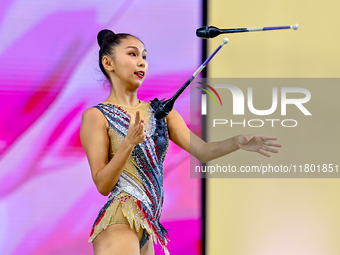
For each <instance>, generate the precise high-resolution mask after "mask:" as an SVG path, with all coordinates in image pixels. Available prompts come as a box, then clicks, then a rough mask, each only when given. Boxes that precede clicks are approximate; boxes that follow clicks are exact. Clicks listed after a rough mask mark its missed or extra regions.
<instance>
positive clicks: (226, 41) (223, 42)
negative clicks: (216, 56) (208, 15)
mask: <svg viewBox="0 0 340 255" xmlns="http://www.w3.org/2000/svg"><path fill="white" fill-rule="evenodd" d="M228 42H229V39H228V38H227V37H226V38H223V40H222V45H224V44H227V43H228Z"/></svg>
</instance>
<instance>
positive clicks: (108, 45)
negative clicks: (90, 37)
mask: <svg viewBox="0 0 340 255" xmlns="http://www.w3.org/2000/svg"><path fill="white" fill-rule="evenodd" d="M129 36H132V37H135V38H137V37H136V36H134V35H130V34H126V33H120V34H115V33H114V32H112V31H111V30H109V29H103V30H101V31H100V32H99V33H98V35H97V42H98V45H99V47H100V50H99V67H100V70H102V72H103V74H104V75H105V77H106V78H107V79H108V80H110V77H109V75H108V74H107V73H106V71H105V68H104V66H103V63H102V59H103V57H104V56H107V55H111V54H112V52H113V50H114V48H115V47H116V46H117V45H119V44H120V43H121V41H122V39H126V38H127V37H129ZM137 39H138V38H137ZM138 40H139V39H138ZM141 42H142V41H141ZM142 43H143V42H142Z"/></svg>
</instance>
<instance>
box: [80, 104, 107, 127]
mask: <svg viewBox="0 0 340 255" xmlns="http://www.w3.org/2000/svg"><path fill="white" fill-rule="evenodd" d="M84 124H85V125H88V124H90V125H103V124H104V125H105V126H106V127H107V128H108V123H107V120H106V118H105V116H104V114H103V113H102V112H101V111H100V110H99V109H97V108H95V107H90V108H88V109H86V110H85V111H84V112H83V114H82V125H84Z"/></svg>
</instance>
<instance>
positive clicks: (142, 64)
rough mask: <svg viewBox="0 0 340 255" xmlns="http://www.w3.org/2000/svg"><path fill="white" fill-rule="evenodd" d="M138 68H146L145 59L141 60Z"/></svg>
mask: <svg viewBox="0 0 340 255" xmlns="http://www.w3.org/2000/svg"><path fill="white" fill-rule="evenodd" d="M138 66H139V67H145V60H144V59H143V58H140V59H139V62H138Z"/></svg>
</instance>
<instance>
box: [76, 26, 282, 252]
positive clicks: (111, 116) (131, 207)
mask: <svg viewBox="0 0 340 255" xmlns="http://www.w3.org/2000/svg"><path fill="white" fill-rule="evenodd" d="M97 39H98V44H99V46H100V51H99V66H100V68H101V70H102V72H103V73H104V75H105V76H106V77H107V79H108V80H109V81H110V83H111V92H110V95H109V97H108V98H107V99H106V100H105V101H104V102H102V103H100V104H98V105H96V106H94V107H91V108H89V109H87V110H86V111H85V112H84V113H83V116H82V125H81V130H80V137H81V141H82V144H83V147H84V149H85V152H86V155H87V158H88V161H89V165H90V168H91V173H92V178H93V181H94V183H95V184H96V187H97V189H98V191H99V192H100V193H101V194H102V195H103V196H107V195H109V194H110V193H111V194H110V196H109V197H108V200H107V202H106V204H105V205H104V206H103V207H102V209H101V211H100V212H99V215H98V217H97V219H96V220H95V222H94V224H93V228H92V232H91V235H90V240H89V241H90V242H93V247H94V253H95V255H106V254H110V255H114V254H119V255H122V254H126V255H130V254H131V255H136V254H143V255H149V254H150V255H151V254H154V247H153V241H155V242H156V241H157V240H158V242H159V243H160V244H161V245H162V247H163V248H164V251H165V253H166V254H169V252H168V250H167V248H166V245H167V241H168V234H167V231H166V229H165V228H164V227H163V226H162V224H161V223H160V222H159V219H160V216H161V211H162V205H163V198H164V191H163V161H164V157H165V154H166V152H167V150H168V145H169V139H170V140H171V141H172V142H174V143H175V144H177V145H178V146H180V147H181V148H183V149H184V150H186V151H187V152H189V153H190V154H191V155H193V156H194V157H196V158H197V159H198V160H200V161H201V162H208V161H210V160H212V159H215V158H218V157H222V156H224V155H227V154H228V153H231V152H233V151H236V150H238V149H243V150H247V151H253V152H257V153H260V154H262V155H264V156H267V157H269V156H270V154H269V153H268V152H273V153H277V150H275V149H273V148H271V147H272V146H273V147H280V146H281V145H280V144H277V143H274V142H272V140H276V137H268V136H259V135H238V136H235V137H231V138H229V139H227V140H223V141H220V142H210V143H206V142H204V141H202V140H201V139H200V138H199V137H197V136H195V135H193V134H191V133H190V130H189V129H188V127H187V126H186V124H185V122H184V121H183V119H182V117H181V116H180V114H179V113H178V112H177V111H176V110H172V111H171V113H170V114H169V115H168V116H167V117H166V118H165V119H163V120H157V119H155V117H154V113H155V110H156V109H157V107H158V105H159V103H160V102H159V100H158V99H157V98H155V99H154V100H152V101H151V102H144V101H141V100H139V99H138V98H137V91H138V88H139V87H140V86H141V85H142V83H143V80H144V79H145V76H146V74H147V71H148V62H147V52H146V49H145V46H144V44H143V42H141V41H140V40H139V39H138V38H136V37H134V36H132V35H129V34H114V33H113V32H112V31H110V30H102V31H100V32H99V33H98V37H97ZM190 134H191V136H190ZM190 137H191V139H190ZM190 144H191V145H192V146H191V148H192V149H191V150H190Z"/></svg>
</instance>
